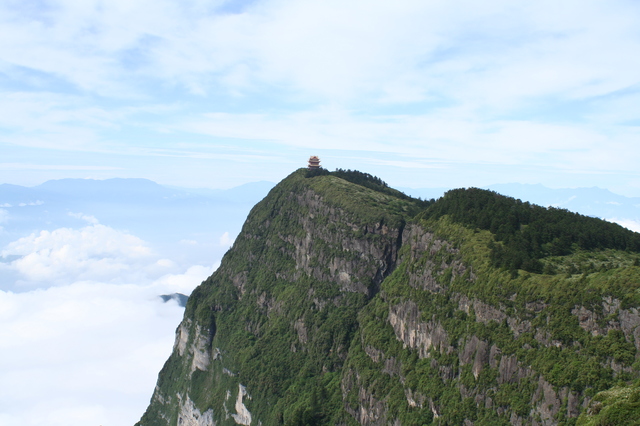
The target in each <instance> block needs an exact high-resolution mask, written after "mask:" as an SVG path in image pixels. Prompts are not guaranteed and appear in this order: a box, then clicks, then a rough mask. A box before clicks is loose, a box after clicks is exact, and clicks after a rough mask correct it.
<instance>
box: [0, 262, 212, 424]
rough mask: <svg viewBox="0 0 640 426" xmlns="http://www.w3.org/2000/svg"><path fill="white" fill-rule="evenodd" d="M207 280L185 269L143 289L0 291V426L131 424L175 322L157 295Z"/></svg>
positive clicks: (82, 285) (175, 313) (197, 269)
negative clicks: (0, 403)
mask: <svg viewBox="0 0 640 426" xmlns="http://www.w3.org/2000/svg"><path fill="white" fill-rule="evenodd" d="M212 271H213V268H206V267H201V266H194V267H192V268H190V269H189V270H187V271H186V272H184V273H182V274H174V275H167V276H164V277H162V278H161V279H158V280H156V281H155V282H153V283H151V284H147V285H135V284H120V285H116V284H109V283H100V282H87V281H85V282H76V283H73V284H70V285H66V286H61V287H51V288H48V289H44V290H43V289H41V290H35V291H30V292H26V293H11V292H4V291H0V323H1V324H2V327H0V352H1V353H2V354H3V363H2V365H0V400H2V403H3V404H2V405H3V409H2V414H0V425H2V426H12V425H17V424H20V425H53V426H55V425H59V426H84V425H89V424H91V425H99V424H103V425H109V424H111V425H126V424H129V425H131V424H133V423H135V422H136V421H137V420H139V418H140V417H141V416H142V414H143V413H144V410H145V408H146V406H147V405H148V403H149V398H150V397H151V394H152V392H153V389H154V386H155V382H156V379H157V374H158V372H159V371H160V369H161V367H162V365H163V364H164V362H165V361H166V359H167V357H168V356H169V354H170V352H171V348H172V344H173V339H174V331H175V328H176V327H177V325H178V323H179V321H180V320H181V318H182V315H183V309H182V308H180V307H178V306H177V304H176V303H175V302H168V303H162V301H161V299H160V298H159V297H158V296H159V295H161V294H170V293H175V292H181V293H183V294H190V292H191V290H192V289H193V288H194V287H195V286H196V285H198V284H199V283H200V282H201V281H202V280H203V279H204V278H206V277H207V276H208V275H210V274H211V273H212ZM34 384H37V386H35V385H34Z"/></svg>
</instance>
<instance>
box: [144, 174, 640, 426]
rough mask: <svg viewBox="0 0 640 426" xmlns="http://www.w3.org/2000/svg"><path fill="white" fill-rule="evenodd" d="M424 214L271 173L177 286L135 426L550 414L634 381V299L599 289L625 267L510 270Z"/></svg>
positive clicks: (479, 238) (348, 186)
mask: <svg viewBox="0 0 640 426" xmlns="http://www.w3.org/2000/svg"><path fill="white" fill-rule="evenodd" d="M357 177H358V178H362V176H357ZM358 182H360V181H358ZM424 208H425V203H423V202H421V201H419V200H413V199H410V198H408V197H406V196H404V195H403V194H401V193H397V192H396V191H393V190H391V189H389V188H387V187H386V186H384V185H381V184H380V183H379V182H376V181H375V180H371V179H370V180H366V179H365V181H364V183H362V182H360V183H358V184H356V183H352V182H349V181H347V180H345V179H341V178H338V177H336V176H333V175H322V174H320V175H319V176H316V177H307V176H305V171H304V170H300V171H297V172H295V173H293V174H292V175H291V176H289V177H288V178H287V179H285V180H284V181H283V182H282V183H280V184H279V185H278V186H276V187H275V188H274V189H273V190H272V191H271V193H270V194H269V195H268V196H267V198H265V199H264V200H263V201H261V202H260V203H259V204H258V205H256V207H255V208H254V209H253V210H252V212H251V214H250V215H249V217H248V218H247V222H246V223H245V226H244V227H243V230H242V232H241V234H240V235H239V236H238V238H237V239H236V241H235V243H234V246H233V247H232V248H231V250H230V251H229V252H228V253H227V254H226V255H225V257H224V259H223V261H222V264H221V266H220V268H219V269H218V270H217V271H216V272H215V273H214V274H213V275H212V276H211V277H210V278H208V279H207V280H206V281H205V282H204V283H203V284H202V285H201V286H200V287H198V288H197V289H196V290H194V292H193V294H192V295H191V296H190V297H189V301H188V304H187V308H186V311H185V317H184V320H183V321H182V323H181V324H180V326H179V327H178V329H177V330H176V342H175V345H174V350H173V353H172V355H171V357H170V358H169V359H168V361H167V363H166V364H165V366H164V368H163V369H162V371H161V372H160V374H159V378H158V384H157V387H156V389H155V391H154V394H153V397H152V399H151V403H150V405H149V408H148V409H147V411H146V413H145V414H144V416H143V417H142V419H141V420H140V422H139V425H153V426H155V425H198V426H205V425H206V426H209V425H235V424H240V425H260V424H264V425H278V424H285V425H309V424H316V425H319V424H326V425H353V424H362V425H414V424H431V423H433V422H435V424H440V423H442V424H464V425H473V424H509V423H510V424H515V425H525V424H527V425H528V424H531V425H555V424H560V423H563V422H564V421H565V420H567V419H572V418H575V417H577V416H578V415H579V414H580V413H581V411H582V410H583V408H584V407H585V406H587V405H588V403H589V401H590V399H589V397H588V395H593V394H594V392H597V391H600V390H604V389H605V388H607V387H608V386H611V385H612V384H613V383H614V381H615V380H618V379H629V378H633V377H635V376H637V371H636V370H635V369H634V368H633V366H632V365H633V363H634V362H635V361H636V358H637V353H638V350H640V346H637V345H640V343H638V342H640V314H639V311H638V307H637V306H633V305H632V304H630V302H629V300H631V299H630V298H629V297H627V296H625V294H626V293H624V292H623V291H618V293H616V292H615V291H614V290H612V289H618V288H620V289H624V288H626V287H624V286H623V285H622V284H620V283H621V282H624V283H628V282H630V281H632V280H633V279H635V277H636V275H629V274H630V272H629V271H620V272H619V273H618V272H615V271H613V272H612V271H609V272H602V274H601V275H598V274H593V276H592V277H590V278H589V281H587V282H586V283H585V282H584V280H583V281H578V280H577V279H576V278H573V277H570V278H567V277H559V276H557V277H549V276H543V275H535V274H527V275H520V276H516V277H514V276H513V274H512V273H509V272H507V271H501V270H498V269H495V268H493V267H491V266H490V262H489V249H488V245H489V243H490V242H491V243H493V241H494V240H493V239H492V238H493V237H492V236H491V234H490V233H489V232H484V233H483V232H478V231H477V230H472V229H467V228H464V227H462V226H460V225H458V224H455V223H451V222H449V221H448V220H447V219H446V218H443V219H441V220H439V221H425V220H422V219H420V216H419V215H418V216H417V217H416V215H417V214H418V213H420V211H421V210H422V209H424ZM638 269H640V268H638ZM634 271H635V270H634ZM632 272H633V271H632ZM634 273H635V272H634ZM638 275H640V273H639V274H638ZM600 282H602V283H605V284H606V286H605V285H604V284H603V285H602V288H606V289H607V290H606V291H604V290H602V291H601V293H598V294H596V295H595V296H594V293H593V292H594V291H595V290H590V291H591V292H590V293H588V294H589V296H588V297H585V296H584V295H583V293H582V287H580V286H587V284H588V285H590V286H591V288H592V289H594V288H595V289H597V288H600V287H598V286H599V285H600V284H599V283H600ZM638 282H640V280H638ZM550 283H551V284H550ZM578 283H580V286H578V285H577V284H578ZM627 285H628V284H627ZM636 287H640V285H636ZM549 288H552V289H554V291H556V293H549V291H547V289H549ZM598 291H600V290H598ZM607 292H608V293H607ZM585 294H586V293H585ZM559 295H560V296H559ZM558 298H562V303H559V304H555V300H556V299H558ZM574 299H575V300H576V302H575V303H573V302H572V301H573V300H574ZM623 300H624V301H623ZM585 301H588V302H589V303H587V302H585ZM598 348H609V349H605V350H601V349H598ZM599 351H600V352H599Z"/></svg>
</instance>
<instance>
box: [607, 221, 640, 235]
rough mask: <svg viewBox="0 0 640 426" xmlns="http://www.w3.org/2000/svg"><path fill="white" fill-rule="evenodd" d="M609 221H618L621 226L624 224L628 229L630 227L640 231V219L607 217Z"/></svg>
mask: <svg viewBox="0 0 640 426" xmlns="http://www.w3.org/2000/svg"><path fill="white" fill-rule="evenodd" d="M606 220H607V221H608V222H614V223H617V224H618V225H620V226H624V227H625V228H627V229H630V230H632V231H634V232H640V221H637V220H633V219H618V218H610V219H606Z"/></svg>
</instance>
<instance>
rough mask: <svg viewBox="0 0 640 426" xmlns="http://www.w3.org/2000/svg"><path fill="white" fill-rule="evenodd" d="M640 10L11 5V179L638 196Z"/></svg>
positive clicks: (2, 108)
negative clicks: (355, 183)
mask: <svg viewBox="0 0 640 426" xmlns="http://www.w3.org/2000/svg"><path fill="white" fill-rule="evenodd" d="M639 21H640V3H638V2H637V1H634V0H629V1H620V0H612V1H607V2H602V1H593V0H575V1H574V0H567V1H563V2H557V1H546V0H541V1H536V2H513V1H506V0H489V1H483V2H477V1H463V0H447V1H439V0H428V1H425V0H420V1H414V0H398V1H394V2H380V1H371V0H368V1H360V0H353V1H347V2H345V1H336V0H323V1H309V0H296V1H289V0H265V1H262V0H255V1H251V0H249V1H218V0H181V1H172V0H153V1H151V0H111V1H108V2H106V1H102V0H6V1H3V2H2V3H1V4H0V28H1V30H0V31H1V32H2V37H0V91H1V96H0V182H3V183H13V184H18V185H26V186H33V185H37V184H40V183H42V182H44V181H46V180H49V179H59V178H66V177H83V178H84V177H90V178H98V179H104V178H111V177H138V178H140V177H141V178H148V179H151V180H153V181H156V182H158V183H161V184H165V185H176V186H183V187H202V188H230V187H234V186H237V185H240V184H243V183H246V182H253V181H261V180H267V181H272V182H277V181H279V180H280V179H282V178H283V177H285V176H286V175H288V174H289V173H290V172H291V171H293V170H295V169H296V168H298V167H303V166H305V165H306V160H307V159H308V157H309V156H310V155H312V154H313V155H319V156H320V157H321V159H322V164H323V165H324V166H325V167H326V168H328V169H330V170H333V169H335V168H338V167H340V168H350V169H358V170H362V171H365V172H369V173H372V174H375V175H377V176H380V177H381V178H382V179H383V180H385V181H386V182H388V183H389V184H390V185H392V186H400V187H414V188H416V187H450V188H451V187H460V186H478V187H482V186H487V185H491V184H497V183H509V182H519V183H532V184H533V183H541V184H544V185H546V186H548V187H552V188H553V187H555V188H562V187H592V186H599V187H602V188H608V189H610V190H612V191H614V192H616V193H619V194H622V195H626V196H640V171H639V170H640V169H639V168H638V166H637V165H638V164H639V162H640V161H639V160H640V144H639V143H638V137H639V136H640V131H639V129H640V116H639V114H640V113H639V111H640V85H639V81H640V55H638V54H637V52H640V25H638V23H639Z"/></svg>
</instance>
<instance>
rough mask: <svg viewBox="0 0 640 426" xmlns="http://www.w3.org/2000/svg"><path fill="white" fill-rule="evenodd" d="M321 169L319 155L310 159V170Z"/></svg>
mask: <svg viewBox="0 0 640 426" xmlns="http://www.w3.org/2000/svg"><path fill="white" fill-rule="evenodd" d="M319 168H320V158H318V156H317V155H312V156H311V157H309V170H316V169H319Z"/></svg>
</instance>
